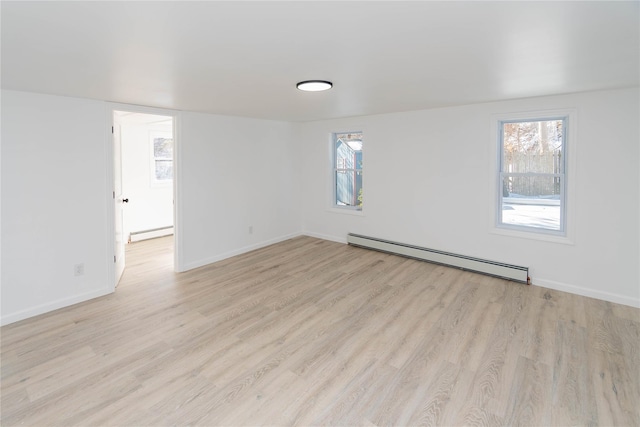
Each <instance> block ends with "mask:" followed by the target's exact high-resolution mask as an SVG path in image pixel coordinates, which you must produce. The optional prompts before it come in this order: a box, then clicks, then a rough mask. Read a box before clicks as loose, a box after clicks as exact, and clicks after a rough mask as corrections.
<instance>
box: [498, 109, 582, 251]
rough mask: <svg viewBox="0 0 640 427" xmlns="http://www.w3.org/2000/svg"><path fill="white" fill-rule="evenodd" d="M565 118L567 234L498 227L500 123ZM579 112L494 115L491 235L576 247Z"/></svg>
mask: <svg viewBox="0 0 640 427" xmlns="http://www.w3.org/2000/svg"><path fill="white" fill-rule="evenodd" d="M557 117H566V118H567V123H566V128H565V130H566V135H565V137H566V140H565V148H566V150H565V151H566V154H565V156H566V157H565V162H566V163H565V171H564V176H565V184H564V185H565V187H564V197H565V203H564V210H565V212H564V233H563V234H558V233H555V232H553V231H551V232H549V230H544V229H539V230H537V229H535V228H527V227H519V226H513V227H510V226H508V225H498V195H499V193H498V191H500V189H501V188H502V187H501V183H500V182H499V179H498V178H497V176H499V170H498V168H499V167H500V155H501V153H500V151H499V149H498V147H499V138H500V129H499V126H498V124H499V123H500V122H502V121H511V120H544V119H547V118H557ZM577 120H578V112H577V109H575V108H562V109H553V110H535V111H521V112H514V113H500V114H492V115H491V134H490V135H491V138H490V153H491V155H490V158H489V159H490V161H489V173H490V179H489V183H490V184H489V185H490V186H491V187H490V193H489V194H490V195H491V200H490V206H489V221H490V222H489V233H491V234H499V235H503V236H510V237H517V238H523V239H531V240H542V241H546V242H552V243H560V244H567V245H573V244H574V242H575V223H576V221H575V198H576V190H575V179H576V176H577V174H576V164H577V162H576V155H577V151H578V150H577V149H576V146H577V145H578V144H579V143H578V132H577V129H578V125H577Z"/></svg>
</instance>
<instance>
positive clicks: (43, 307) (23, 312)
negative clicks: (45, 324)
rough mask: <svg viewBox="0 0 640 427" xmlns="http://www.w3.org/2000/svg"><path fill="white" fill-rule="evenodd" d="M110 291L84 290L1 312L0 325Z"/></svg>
mask: <svg viewBox="0 0 640 427" xmlns="http://www.w3.org/2000/svg"><path fill="white" fill-rule="evenodd" d="M112 292H113V291H112V290H109V289H100V290H97V291H91V292H86V293H84V294H79V295H73V296H71V297H67V298H61V299H59V300H56V301H53V302H47V303H44V304H40V305H38V306H35V307H31V308H27V309H25V310H21V311H18V312H16V313H11V314H7V315H5V314H4V313H3V315H2V318H0V325H2V326H4V325H8V324H10V323H15V322H18V321H20V320H24V319H28V318H30V317H34V316H38V315H40V314H44V313H48V312H50V311H53V310H57V309H59V308H64V307H68V306H70V305H73V304H78V303H80V302H84V301H88V300H90V299H93V298H97V297H101V296H104V295H107V294H110V293H112Z"/></svg>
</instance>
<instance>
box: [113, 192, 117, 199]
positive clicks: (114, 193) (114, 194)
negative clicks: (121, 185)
mask: <svg viewBox="0 0 640 427" xmlns="http://www.w3.org/2000/svg"><path fill="white" fill-rule="evenodd" d="M113 198H114V199H115V198H116V192H115V191H114V192H113Z"/></svg>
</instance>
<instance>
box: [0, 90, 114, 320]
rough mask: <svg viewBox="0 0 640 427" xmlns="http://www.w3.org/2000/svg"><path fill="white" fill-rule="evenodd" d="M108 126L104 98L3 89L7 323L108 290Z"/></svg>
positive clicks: (4, 309) (4, 316) (4, 296)
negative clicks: (79, 269)
mask: <svg viewBox="0 0 640 427" xmlns="http://www.w3.org/2000/svg"><path fill="white" fill-rule="evenodd" d="M105 125H106V123H105V107H104V103H102V102H99V101H89V100H84V99H74V98H64V97H57V96H48V95H39V94H31V93H21V92H12V91H2V288H1V291H2V305H1V307H2V323H3V324H4V323H10V322H12V321H15V320H20V319H22V318H25V317H29V316H32V315H35V314H39V313H43V312H46V311H50V310H53V309H56V308H59V307H63V306H66V305H69V304H72V303H75V302H78V301H83V300H86V299H89V298H92V297H95V296H99V295H103V294H105V293H107V292H108V291H109V290H108V283H107V282H108V280H107V276H108V274H107V265H108V264H107V261H108V258H109V256H108V254H107V239H106V234H105V224H106V221H107V209H106V208H107V203H106V200H107V199H106V191H105V189H106V173H105V167H106V162H105V138H106V136H107V133H106V126H105ZM111 256H113V255H111ZM80 263H83V264H84V275H82V276H78V277H76V276H74V265H76V264H80Z"/></svg>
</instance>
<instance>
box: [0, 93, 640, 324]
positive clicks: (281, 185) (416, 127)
mask: <svg viewBox="0 0 640 427" xmlns="http://www.w3.org/2000/svg"><path fill="white" fill-rule="evenodd" d="M638 99H639V92H638V89H628V90H616V91H605V92H594V93H583V94H576V95H568V96H557V97H545V98H537V99H529V100H522V101H510V102H501V103H493V104H481V105H471V106H464V107H455V108H445V109H437V110H428V111H418V112H409V113H398V114H388V115H380V116H371V117H361V118H352V119H344V120H332V121H321V122H312V123H305V124H290V123H283V122H273V121H264V120H254V119H244V118H233V117H224V116H214V115H208V114H197V113H181V114H180V118H179V121H178V123H179V128H178V138H177V141H178V153H177V163H178V168H179V174H180V175H179V176H178V182H177V185H178V192H177V194H176V196H177V197H178V198H179V201H178V217H179V221H180V223H181V225H182V229H181V230H180V232H181V233H180V235H179V236H178V238H179V242H178V244H179V245H181V247H182V251H181V252H180V254H181V259H180V260H179V265H178V266H179V268H180V269H182V270H186V269H190V268H194V267H197V266H199V265H203V264H206V263H209V262H213V261H216V260H219V259H222V258H225V257H228V256H231V255H234V254H237V253H241V252H244V251H246V250H250V249H252V248H257V247H260V246H264V245H266V244H269V243H272V242H277V241H279V240H283V239H286V238H287V237H290V236H294V235H297V234H299V233H300V232H301V231H304V232H306V233H307V234H311V235H316V236H322V237H325V238H330V239H335V240H340V241H344V239H345V236H346V234H347V233H348V232H356V233H362V234H368V235H373V236H379V237H383V238H388V239H392V240H398V241H403V242H407V243H414V244H418V245H423V246H427V247H432V248H436V249H442V250H448V251H451V252H457V253H462V254H467V255H473V256H477V257H481V258H488V259H496V260H500V261H504V262H509V263H513V264H522V265H527V266H529V267H530V268H531V275H532V278H533V281H534V284H538V285H542V286H547V287H552V288H556V289H561V290H567V291H570V292H575V293H580V294H585V295H590V296H594V297H597V298H602V299H607V300H612V301H616V302H621V303H625V304H630V305H640V301H639V300H640V290H639V288H640V283H639V273H640V271H639V269H638V260H639V259H640V249H639V247H638V246H639V242H638V236H640V224H639V222H640V209H639V196H640V175H639V169H640V168H639V165H638V161H639V159H640V152H639V151H640V150H639V145H640V144H639V140H640V135H639V129H638V117H639V114H640V111H639V110H640V109H639V106H638V103H639V102H638ZM106 108H107V107H106V105H105V103H104V102H101V101H91V100H85V99H74V98H66V97H59V96H50V95H40V94H33V93H24V92H14V91H2V131H1V132H2V133H1V136H2V177H1V185H2V208H1V209H2V211H1V225H2V237H1V243H2V251H1V257H2V269H1V279H2V283H1V297H2V301H1V305H0V307H1V309H2V313H1V322H2V323H3V324H6V323H10V322H13V321H16V320H20V319H23V318H26V317H29V316H32V315H36V314H39V313H44V312H46V311H50V310H53V309H56V308H59V307H63V306H66V305H69V304H72V303H75V302H79V301H83V300H86V299H89V298H92V297H95V296H98V295H102V294H105V293H107V292H109V291H110V289H112V283H109V277H108V265H109V264H108V263H109V262H110V261H111V262H112V256H113V254H110V253H108V252H109V250H107V248H109V247H110V246H109V244H110V242H109V239H108V236H107V229H108V228H109V224H110V221H111V220H112V218H111V212H110V209H111V204H110V201H109V198H108V196H110V194H111V183H108V182H107V178H106V177H107V175H108V174H107V170H108V168H110V167H111V164H110V161H109V160H108V159H109V153H108V150H107V147H108V133H107V126H106V123H105V120H106V119H105V118H106ZM558 108H575V109H576V110H577V114H578V122H579V123H578V136H579V138H578V141H577V143H576V144H577V147H576V156H577V160H578V162H577V170H576V176H575V181H576V183H575V184H576V188H575V191H574V194H572V195H571V194H570V195H569V196H570V197H574V198H575V200H574V202H575V208H576V214H575V216H574V219H575V236H574V241H575V244H573V245H565V244H558V243H551V242H544V241H536V240H528V239H522V238H515V237H509V236H503V235H498V234H493V233H491V227H490V218H489V216H490V215H489V211H490V210H491V206H492V205H491V204H492V203H493V200H492V198H491V189H492V183H493V181H492V176H491V173H490V171H489V170H488V165H489V164H490V157H491V156H490V152H491V144H493V143H494V141H493V140H492V138H491V123H490V122H491V115H492V114H501V113H507V112H520V111H531V110H542V109H558ZM349 130H362V131H364V132H365V135H364V138H365V152H364V168H365V171H364V174H365V175H364V185H365V189H364V203H365V205H364V211H363V215H362V216H358V215H346V214H340V213H334V212H333V211H332V210H330V209H328V206H329V200H330V182H331V178H330V177H331V173H330V161H329V159H330V157H329V139H330V133H331V132H335V131H349ZM464 188H469V190H468V191H465V192H464V194H461V190H462V189H464ZM249 226H253V229H254V232H253V234H249V231H248V227H249ZM79 263H84V265H85V273H84V275H83V276H80V277H75V276H74V272H73V267H74V265H75V264H79Z"/></svg>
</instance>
